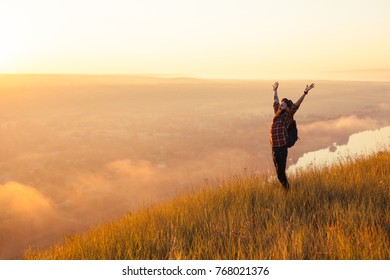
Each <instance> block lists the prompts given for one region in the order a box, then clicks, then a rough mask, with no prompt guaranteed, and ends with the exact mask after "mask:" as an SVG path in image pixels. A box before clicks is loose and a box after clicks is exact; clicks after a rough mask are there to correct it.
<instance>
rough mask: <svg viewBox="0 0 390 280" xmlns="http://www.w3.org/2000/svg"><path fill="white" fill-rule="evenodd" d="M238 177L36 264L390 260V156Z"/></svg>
mask: <svg viewBox="0 0 390 280" xmlns="http://www.w3.org/2000/svg"><path fill="white" fill-rule="evenodd" d="M290 183H291V191H290V192H289V193H287V194H286V193H285V192H284V191H283V190H282V189H281V187H280V186H279V183H278V182H277V181H275V179H274V178H273V177H270V176H267V175H264V176H258V175H251V174H249V175H238V176H234V177H233V178H231V179H227V180H225V181H223V182H221V184H220V185H219V186H209V187H206V188H205V189H202V190H200V191H197V192H195V193H193V194H188V195H185V196H180V197H178V198H176V199H174V200H172V201H170V202H167V203H164V204H159V205H157V206H153V207H150V208H148V209H145V210H140V211H139V212H136V213H129V214H128V215H127V216H125V217H123V218H121V219H118V220H115V221H112V222H109V223H105V224H101V225H99V226H97V227H96V228H94V229H91V230H89V231H87V232H84V233H80V234H76V235H74V236H67V237H64V239H63V240H62V241H61V242H59V243H57V244H54V245H52V246H51V247H50V248H47V249H45V250H32V249H30V250H28V251H27V252H26V253H25V258H26V259H92V260H97V259H103V260H106V259H147V260H149V259H159V260H161V259H196V260H199V259H223V260H231V259H271V260H285V259H297V260H302V259H304V260H305V259H348V260H349V259H363V260H371V259H375V260H377V259H390V203H389V201H390V187H389V186H390V152H389V151H386V152H379V153H378V154H376V155H373V156H369V157H366V158H359V159H355V160H348V162H347V163H341V162H340V163H339V164H336V165H334V166H332V167H330V168H324V169H316V168H311V169H308V170H303V171H301V172H300V173H299V174H297V175H294V176H290Z"/></svg>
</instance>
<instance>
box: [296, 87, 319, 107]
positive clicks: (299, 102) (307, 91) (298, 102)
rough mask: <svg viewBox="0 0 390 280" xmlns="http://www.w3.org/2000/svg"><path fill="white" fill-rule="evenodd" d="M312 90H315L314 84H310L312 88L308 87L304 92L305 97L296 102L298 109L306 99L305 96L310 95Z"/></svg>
mask: <svg viewBox="0 0 390 280" xmlns="http://www.w3.org/2000/svg"><path fill="white" fill-rule="evenodd" d="M312 88H314V84H310V86H309V85H306V88H305V90H304V92H303V95H302V96H301V97H300V98H299V99H298V100H297V102H295V105H296V106H297V107H299V106H300V105H301V103H302V101H303V99H305V96H306V95H307V94H308V93H309V90H311V89H312Z"/></svg>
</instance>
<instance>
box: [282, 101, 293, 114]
mask: <svg viewBox="0 0 390 280" xmlns="http://www.w3.org/2000/svg"><path fill="white" fill-rule="evenodd" d="M293 104H294V103H293V102H292V101H291V100H290V99H287V98H283V99H282V102H281V103H280V110H282V111H285V110H286V109H287V108H288V109H291V106H292V105H293Z"/></svg>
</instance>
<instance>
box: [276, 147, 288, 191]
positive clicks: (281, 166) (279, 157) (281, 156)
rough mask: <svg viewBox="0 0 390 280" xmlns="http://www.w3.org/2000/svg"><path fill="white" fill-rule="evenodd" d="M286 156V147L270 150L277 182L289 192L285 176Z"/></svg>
mask: <svg viewBox="0 0 390 280" xmlns="http://www.w3.org/2000/svg"><path fill="white" fill-rule="evenodd" d="M287 154H288V152H287V146H283V147H273V148H272V158H273V160H274V165H275V169H276V173H277V174H278V180H279V182H280V183H281V184H282V186H283V187H284V188H285V189H286V190H289V188H290V184H289V183H288V180H287V176H286V162H287Z"/></svg>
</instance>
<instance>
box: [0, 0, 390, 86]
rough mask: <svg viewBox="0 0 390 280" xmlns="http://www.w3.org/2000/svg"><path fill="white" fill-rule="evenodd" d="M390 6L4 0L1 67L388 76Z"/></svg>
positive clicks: (382, 2)
mask: <svg viewBox="0 0 390 280" xmlns="http://www.w3.org/2000/svg"><path fill="white" fill-rule="evenodd" d="M389 11H390V2H389V1H386V0H373V1H369V2H367V1H353V2H351V1H347V0H341V1H336V0H329V1H304V0H295V1H281V0H277V1H255V0H244V1H224V0H215V1H206V0H197V1H195V0H186V1H180V0H167V1H157V0H148V1H135V0H129V1H124V0H110V1H106V0H98V1H92V0H84V1H75V0H67V1H65V0H58V1H49V0H37V1H27V0H12V1H11V0H3V1H1V3H0V34H1V38H2V42H1V45H0V72H1V73H78V74H80V73H81V74H85V73H90V74H153V75H174V76H196V77H207V78H209V77H216V78H251V79H253V78H256V79H257V78H260V79H268V78H271V79H275V78H279V79H280V78H284V79H302V78H305V79H306V78H311V79H350V80H362V79H363V80H389V71H390V56H389V55H388V50H389V49H390V37H389V36H388V30H389V29H390V18H389V17H388V13H389Z"/></svg>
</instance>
